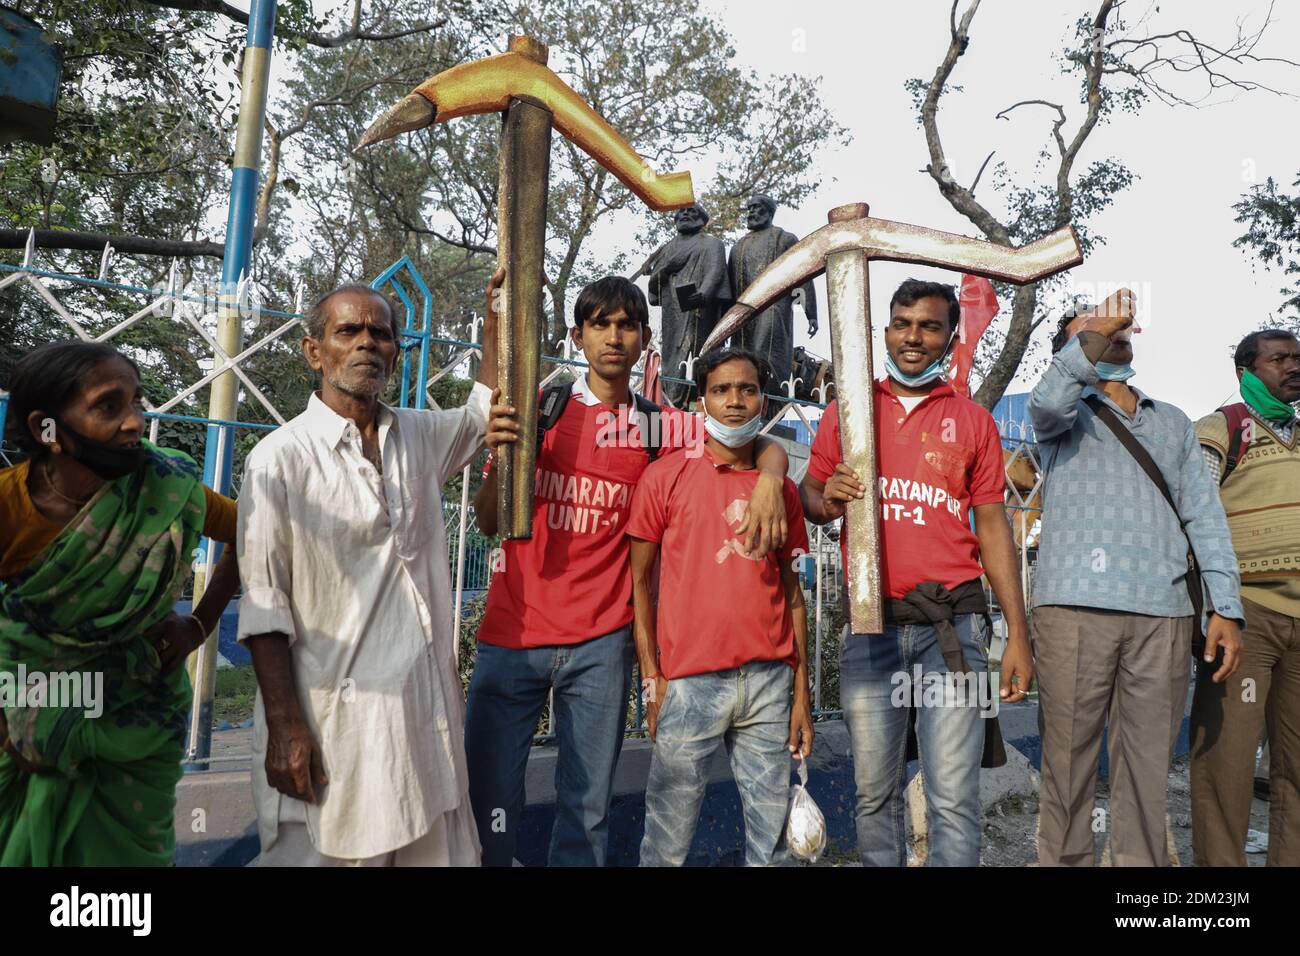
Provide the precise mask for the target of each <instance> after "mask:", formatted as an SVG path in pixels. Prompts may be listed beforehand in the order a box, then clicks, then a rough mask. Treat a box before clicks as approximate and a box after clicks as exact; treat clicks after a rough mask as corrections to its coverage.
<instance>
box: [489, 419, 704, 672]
mask: <svg viewBox="0 0 1300 956" xmlns="http://www.w3.org/2000/svg"><path fill="white" fill-rule="evenodd" d="M698 421H699V420H698V419H697V418H696V417H695V416H693V415H688V414H687V413H685V412H681V411H678V410H677V409H675V408H670V407H667V408H664V409H663V414H662V417H661V426H660V438H659V440H660V448H659V455H660V457H663V456H665V455H669V454H672V456H673V457H677V455H676V454H675V452H676V450H678V449H680V448H682V447H685V446H686V445H689V444H691V443H692V442H693V441H698V439H696V438H693V434H694V430H695V426H696V424H697V422H698ZM698 430H699V432H700V433H702V431H703V429H702V428H699V429H698ZM649 464H650V457H649V455H647V454H646V452H645V448H644V447H643V446H642V444H641V434H640V430H639V428H638V427H637V425H636V422H635V419H633V420H632V421H631V424H630V425H629V416H628V407H627V406H623V407H622V408H621V409H620V412H619V414H618V415H617V416H616V415H615V413H614V411H613V409H611V408H610V407H609V406H607V405H604V404H596V405H586V404H584V403H583V401H582V400H581V398H580V396H579V395H578V394H576V393H575V394H572V395H570V396H569V400H568V402H567V404H566V405H565V406H564V414H562V415H561V416H560V419H559V421H557V422H556V423H555V424H554V425H553V426H552V427H551V428H549V429H547V431H546V436H545V438H544V440H543V442H542V447H541V449H540V450H539V452H538V456H537V471H536V478H535V485H534V491H533V536H532V537H531V538H530V539H528V540H526V541H517V540H511V541H506V542H504V543H503V546H502V547H503V555H502V558H503V560H502V561H496V562H494V563H495V564H497V565H500V566H499V567H496V568H494V571H493V574H492V583H491V586H490V587H489V589H488V599H487V609H486V610H485V612H484V615H483V620H482V622H481V623H480V624H479V629H478V639H479V640H480V641H483V642H484V643H487V644H495V645H497V646H499V647H516V648H519V647H546V646H551V645H557V644H577V643H580V642H582V641H589V640H591V639H592V638H595V637H601V636H602V635H605V634H609V633H611V632H613V631H616V630H618V629H619V628H621V627H624V626H625V625H627V624H628V623H629V622H630V621H631V620H632V566H631V563H630V560H629V552H628V542H627V537H626V535H625V534H624V530H623V529H624V525H625V524H626V523H627V515H628V506H629V504H630V503H631V499H632V492H633V491H634V490H635V488H636V485H637V482H638V481H639V480H640V479H641V474H642V472H644V471H645V470H646V466H647V465H649Z"/></svg>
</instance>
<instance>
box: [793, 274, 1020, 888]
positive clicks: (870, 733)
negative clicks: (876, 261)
mask: <svg viewBox="0 0 1300 956" xmlns="http://www.w3.org/2000/svg"><path fill="white" fill-rule="evenodd" d="M889 311H890V317H889V324H888V326H886V328H885V350H886V353H887V354H886V358H885V369H886V371H887V372H888V377H887V378H885V379H881V380H879V381H877V382H876V383H875V388H874V389H873V397H874V400H875V412H876V416H875V417H876V448H877V455H878V461H879V469H880V473H879V475H876V476H873V477H874V478H875V479H876V480H877V481H878V482H879V497H880V516H879V520H880V537H881V560H880V564H881V577H882V584H883V588H884V592H885V595H886V598H887V603H886V607H885V621H886V628H885V632H884V633H883V634H851V635H849V636H848V638H847V640H846V641H845V643H844V646H843V648H842V649H841V665H840V703H841V706H842V707H843V709H844V718H845V723H846V724H847V725H848V729H849V736H850V740H851V743H852V746H853V763H854V776H855V779H856V782H857V790H858V794H857V805H856V823H857V833H858V852H859V855H860V856H861V859H862V864H863V865H864V866H903V865H904V864H905V862H906V847H905V845H904V842H903V783H904V781H905V779H906V769H907V768H906V761H905V758H904V754H905V743H906V735H907V732H908V723H909V711H911V712H912V713H913V714H914V719H915V729H916V737H917V742H918V745H919V748H920V757H921V770H922V772H923V773H924V774H925V792H926V804H927V808H928V812H929V862H930V863H931V864H932V865H938V866H945V865H946V866H978V865H979V848H980V831H981V821H980V800H979V770H980V759H981V754H982V753H983V752H984V744H985V732H986V731H987V730H988V729H989V727H988V725H987V724H985V722H984V721H982V720H981V719H980V718H981V717H986V718H987V717H993V716H995V715H996V713H997V704H998V703H999V702H1001V703H1014V702H1017V701H1020V700H1023V699H1024V697H1025V693H1026V692H1027V691H1028V690H1029V683H1030V681H1031V680H1032V679H1033V669H1032V663H1031V655H1030V651H1029V640H1028V630H1027V625H1026V622H1025V603H1024V597H1023V595H1022V594H1021V589H1020V577H1019V569H1018V566H1017V562H1016V552H1015V545H1014V543H1013V541H1012V538H1011V528H1010V526H1009V525H1008V524H1007V518H1006V512H1005V510H1004V508H1003V486H1004V483H1005V479H1004V477H1003V466H1002V443H1001V441H1000V440H999V437H998V431H997V426H996V425H995V424H994V422H993V417H992V416H991V415H990V414H989V413H988V411H987V410H986V409H984V408H982V407H980V406H979V405H976V404H975V403H974V402H972V401H970V400H969V399H967V398H965V397H963V396H961V395H958V394H957V393H956V392H955V391H953V389H952V387H951V386H950V385H948V384H947V379H946V376H945V374H944V368H943V359H944V357H945V356H946V355H947V352H948V348H949V346H950V345H951V344H952V339H953V335H954V333H955V332H956V330H957V321H958V318H959V316H960V314H961V309H960V306H959V305H958V301H957V296H956V294H955V293H954V292H953V289H952V287H951V286H947V285H943V284H941V283H937V282H921V281H919V280H916V279H909V280H907V281H906V282H904V283H903V284H902V285H901V286H899V287H898V290H897V291H896V292H895V293H894V295H893V298H892V299H891V301H890V303H889ZM847 371H853V370H847ZM865 491H866V489H865V488H864V487H863V485H862V484H861V482H860V480H859V476H858V475H857V474H856V473H855V472H854V471H853V470H852V469H850V468H849V467H848V466H847V465H846V464H844V461H843V457H842V455H841V451H840V433H839V411H838V403H837V402H831V404H830V405H829V406H827V408H826V413H825V414H824V415H823V416H822V419H821V423H820V424H819V426H818V429H817V437H816V439H815V440H814V441H813V446H812V453H811V456H810V459H809V463H808V473H807V475H806V476H805V477H804V480H803V484H802V485H801V486H800V492H801V493H802V496H803V505H804V510H805V512H806V513H807V515H808V520H809V521H812V522H814V523H816V524H826V523H827V522H829V521H833V520H835V519H837V518H841V517H843V516H844V506H845V504H846V503H847V502H848V501H849V500H850V499H852V498H861V497H863V494H864V492H865ZM972 516H973V517H974V530H972V527H971V517H972ZM847 539H848V535H847V534H843V533H841V535H840V542H841V548H842V553H843V555H844V559H845V563H846V564H847V562H848V548H847ZM981 573H983V574H985V575H987V577H988V580H989V583H990V584H992V586H993V591H994V593H995V594H996V595H997V598H998V603H999V604H1000V605H1001V607H1002V613H1003V615H1004V617H1005V620H1006V624H1007V646H1006V649H1005V650H1004V651H1003V654H1002V681H1001V688H1000V691H999V693H998V694H997V695H995V694H993V693H992V688H991V687H989V686H988V683H987V675H988V635H987V634H985V633H983V632H984V627H983V623H984V621H985V620H986V619H987V602H986V600H985V598H984V592H983V588H982V587H981V585H980V582H979V578H980V575H981ZM905 598H911V601H910V602H908V603H907V604H904V603H903V599H905ZM922 606H924V607H925V608H927V611H926V613H925V614H923V615H922V614H921V613H920V611H919V608H920V607H922ZM918 615H919V616H918ZM949 621H950V622H951V623H950V624H949ZM954 635H955V639H954ZM945 642H948V643H949V646H948V652H947V653H945V649H944V644H945ZM950 660H951V661H954V662H955V661H962V660H964V664H963V665H961V668H962V669H958V668H957V667H953V666H949V661H950ZM963 674H964V675H966V677H967V678H968V679H959V678H960V677H961V675H963ZM972 676H973V679H969V678H970V677H972ZM1013 682H1014V683H1015V686H1013ZM932 688H933V689H937V690H938V691H940V692H939V693H931V689H932ZM936 701H938V702H939V703H937V704H936V703H935V702H936ZM990 739H991V740H992V739H993V738H990Z"/></svg>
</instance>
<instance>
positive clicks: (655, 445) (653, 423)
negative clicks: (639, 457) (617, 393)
mask: <svg viewBox="0 0 1300 956" xmlns="http://www.w3.org/2000/svg"><path fill="white" fill-rule="evenodd" d="M632 398H633V400H634V401H635V402H636V410H637V414H638V415H639V416H642V415H643V416H645V423H646V427H645V428H644V429H642V432H641V441H642V447H643V448H645V453H646V456H647V457H648V458H649V459H650V460H651V461H654V460H655V459H656V458H658V457H659V442H660V438H661V437H662V433H661V427H662V422H661V421H660V417H661V416H662V414H663V409H662V408H660V407H659V406H658V405H656V404H655V403H654V402H652V401H650V399H648V398H646V397H645V396H644V395H642V394H641V393H640V392H634V393H633V395H632Z"/></svg>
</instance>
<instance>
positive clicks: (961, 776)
mask: <svg viewBox="0 0 1300 956" xmlns="http://www.w3.org/2000/svg"><path fill="white" fill-rule="evenodd" d="M953 629H954V630H955V631H956V632H957V638H958V641H959V642H960V644H961V649H962V653H963V654H965V655H966V663H967V665H968V666H969V667H970V668H971V669H972V670H973V671H975V672H976V673H977V674H979V675H980V677H979V680H980V681H981V682H982V681H985V680H986V679H987V676H986V675H987V674H988V646H987V643H986V642H987V639H988V638H987V635H985V634H984V633H983V632H984V626H983V619H982V618H981V617H980V616H979V615H975V614H958V615H956V616H955V617H954V618H953ZM917 664H920V665H921V673H922V675H923V676H922V686H923V687H924V686H925V684H926V682H927V681H931V680H934V679H935V677H938V676H939V675H946V674H947V673H948V668H947V665H946V664H945V663H944V660H943V653H942V651H940V649H939V638H938V634H937V633H936V632H935V629H934V628H933V627H930V626H929V625H922V624H902V625H890V626H888V627H887V628H886V629H885V632H884V633H883V634H870V635H868V634H853V635H851V636H850V637H849V638H848V640H847V641H846V642H845V644H844V647H843V649H842V650H841V655H840V700H841V702H842V705H843V708H844V721H845V723H846V724H847V726H848V730H849V739H850V742H851V744H852V747H853V776H854V780H855V782H856V784H857V802H856V806H855V814H854V817H855V823H856V825H857V833H858V854H859V856H860V857H861V859H862V865H863V866H905V865H906V863H907V841H906V832H905V829H904V820H903V804H904V800H903V787H904V784H905V782H906V779H907V777H906V775H907V760H906V751H907V715H908V711H907V707H906V706H897V702H898V699H899V698H900V697H903V696H904V695H903V693H902V691H901V690H898V689H897V688H900V686H905V685H902V683H901V681H900V680H899V678H898V677H897V676H896V675H900V674H906V675H908V676H909V678H910V677H911V676H912V675H914V674H915V671H914V667H915V665H917ZM930 675H935V677H931V676H930ZM986 693H987V690H986ZM904 699H905V700H906V701H907V702H908V703H911V702H912V701H913V699H914V698H913V696H912V694H911V693H908V694H907V695H906V696H905V698H904ZM972 703H975V702H972ZM916 711H917V713H916V737H917V743H918V745H919V747H920V752H921V772H922V774H924V781H925V799H926V809H927V812H928V824H929V840H928V845H929V859H928V863H929V865H930V866H979V861H980V830H981V821H980V758H981V756H982V755H983V751H984V719H983V718H981V716H980V710H979V707H978V706H951V705H949V706H921V707H917V708H916Z"/></svg>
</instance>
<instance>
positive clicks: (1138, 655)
mask: <svg viewBox="0 0 1300 956" xmlns="http://www.w3.org/2000/svg"><path fill="white" fill-rule="evenodd" d="M1191 641H1192V619H1191V618H1190V617H1179V618H1171V617H1149V616H1147V615H1143V614H1131V613H1128V612H1122V611H1108V610H1102V609H1098V608H1085V607H1061V606H1045V607H1038V608H1035V609H1034V612H1033V619H1032V628H1031V643H1032V647H1033V652H1034V667H1035V670H1036V671H1037V674H1038V728H1039V732H1040V734H1041V736H1042V743H1043V768H1042V769H1043V788H1042V796H1041V799H1040V801H1039V830H1038V861H1039V863H1040V864H1041V865H1043V866H1092V865H1093V864H1094V861H1095V852H1096V850H1095V844H1094V838H1095V836H1096V835H1098V834H1105V833H1109V834H1110V851H1111V861H1112V863H1113V864H1114V865H1115V866H1168V865H1169V849H1168V842H1167V836H1166V822H1165V809H1166V804H1167V797H1168V793H1167V790H1168V784H1169V765H1170V763H1171V762H1172V760H1173V753H1174V745H1175V744H1176V743H1177V741H1178V731H1179V728H1180V727H1181V726H1182V721H1183V711H1184V710H1185V708H1186V703H1187V688H1188V683H1189V681H1190V678H1191ZM1103 727H1106V728H1107V731H1108V743H1109V746H1108V750H1109V756H1110V813H1109V815H1108V816H1107V815H1106V814H1105V813H1104V812H1103V811H1101V810H1096V811H1095V812H1094V804H1095V800H1096V794H1097V776H1098V769H1099V767H1098V762H1099V760H1100V758H1101V734H1102V728H1103Z"/></svg>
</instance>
